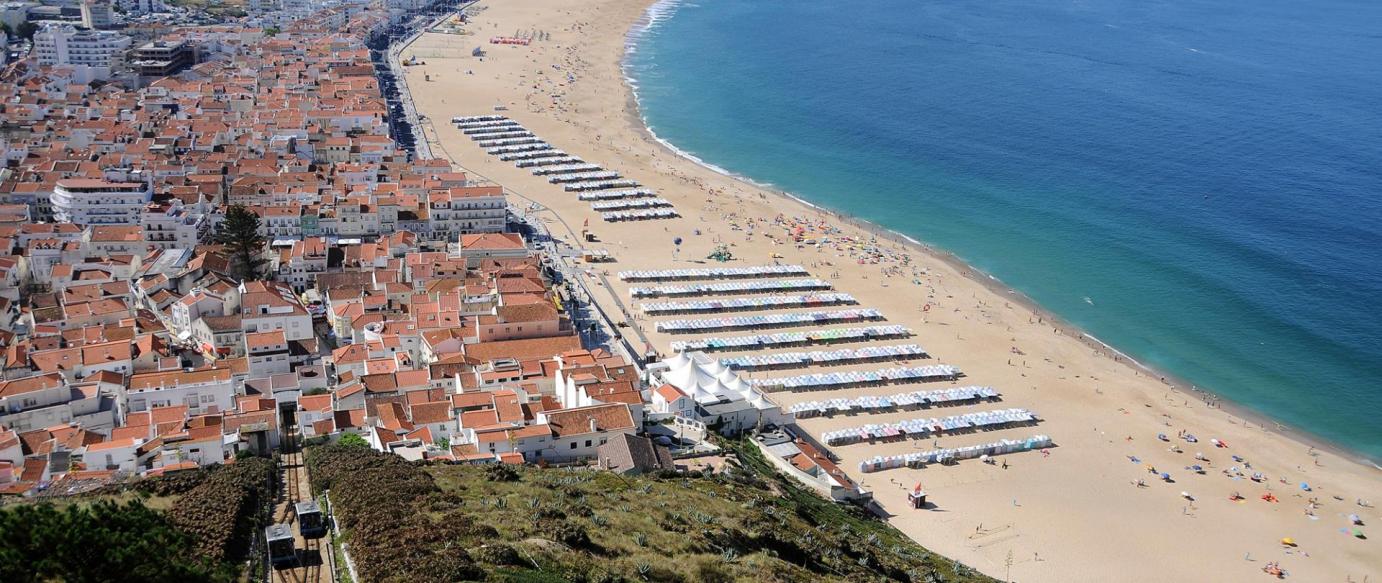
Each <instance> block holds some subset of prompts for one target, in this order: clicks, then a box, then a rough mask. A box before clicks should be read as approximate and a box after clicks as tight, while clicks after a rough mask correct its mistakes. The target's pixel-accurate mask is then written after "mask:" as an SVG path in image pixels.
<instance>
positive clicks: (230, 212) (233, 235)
mask: <svg viewBox="0 0 1382 583" xmlns="http://www.w3.org/2000/svg"><path fill="white" fill-rule="evenodd" d="M216 242H218V243H221V244H223V245H225V246H226V247H227V248H229V250H230V257H231V261H232V262H233V264H234V268H233V269H234V270H235V272H236V275H237V276H239V277H240V278H241V279H244V280H247V281H253V280H256V279H259V278H260V276H261V273H260V268H261V267H263V266H264V263H266V260H265V259H264V257H263V254H264V243H265V239H264V237H263V236H262V235H260V234H259V215H257V214H255V213H254V212H253V211H251V210H249V209H247V208H245V207H244V206H242V205H238V204H237V205H231V207H230V208H228V209H226V220H225V221H222V222H221V225H220V228H219V229H218V230H217V232H216Z"/></svg>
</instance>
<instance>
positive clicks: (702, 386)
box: [648, 352, 795, 435]
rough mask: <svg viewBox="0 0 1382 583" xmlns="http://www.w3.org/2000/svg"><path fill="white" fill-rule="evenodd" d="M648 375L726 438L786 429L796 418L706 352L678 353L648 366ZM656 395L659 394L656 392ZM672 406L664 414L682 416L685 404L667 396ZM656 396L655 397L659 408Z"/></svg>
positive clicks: (700, 419) (666, 408) (665, 407)
mask: <svg viewBox="0 0 1382 583" xmlns="http://www.w3.org/2000/svg"><path fill="white" fill-rule="evenodd" d="M648 374H649V375H650V376H651V377H652V378H653V380H654V381H655V382H654V383H653V384H656V385H658V386H661V385H671V386H673V387H676V388H677V389H678V390H680V391H681V393H682V394H684V395H686V396H687V397H690V398H691V400H692V401H693V402H694V403H695V411H696V416H697V418H698V419H697V420H699V421H701V422H703V423H705V424H706V425H709V426H718V427H719V431H720V433H722V434H725V435H736V434H738V433H740V432H742V431H745V430H751V429H754V428H756V427H759V426H766V425H776V426H779V427H781V426H783V425H786V424H788V423H791V422H792V421H793V420H794V418H795V417H794V416H793V415H792V414H791V413H787V412H785V411H783V410H782V407H780V406H779V405H778V404H777V403H774V402H773V401H772V400H771V399H769V398H768V396H767V394H765V393H763V392H762V391H760V390H758V389H755V388H753V386H751V385H749V384H748V383H746V382H744V380H743V379H741V378H739V375H738V374H736V373H735V372H734V371H733V370H730V369H729V368H728V367H726V366H724V365H722V364H720V361H718V360H716V359H714V358H711V357H710V356H708V355H706V354H705V353H704V352H691V353H678V354H677V355H676V356H673V357H671V358H668V359H666V360H663V361H661V362H658V363H654V364H652V365H649V366H648ZM655 392H656V391H655ZM668 396H671V397H672V398H671V399H670V401H671V403H668V404H667V405H666V406H664V407H663V410H664V411H672V410H674V409H675V410H676V412H678V413H683V414H684V411H685V410H686V404H685V403H677V397H676V396H675V395H671V394H669V395H664V396H662V397H661V398H662V400H664V401H668V400H669V399H668V398H667V397H668ZM657 397H658V396H657V395H654V399H655V403H654V405H655V406H656V399H657Z"/></svg>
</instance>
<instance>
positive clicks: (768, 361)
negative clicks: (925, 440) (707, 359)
mask: <svg viewBox="0 0 1382 583" xmlns="http://www.w3.org/2000/svg"><path fill="white" fill-rule="evenodd" d="M925 357H926V351H925V350H922V349H921V347H920V346H917V345H915V344H899V345H896V346H867V347H864V348H841V349H838V350H814V351H811V352H785V353H782V354H760V355H755V356H737V357H734V358H724V359H721V360H720V364H723V365H725V366H727V367H729V368H732V369H735V370H756V369H760V368H795V367H803V366H811V365H822V366H824V365H833V364H853V363H860V362H875V361H880V360H902V359H908V358H925Z"/></svg>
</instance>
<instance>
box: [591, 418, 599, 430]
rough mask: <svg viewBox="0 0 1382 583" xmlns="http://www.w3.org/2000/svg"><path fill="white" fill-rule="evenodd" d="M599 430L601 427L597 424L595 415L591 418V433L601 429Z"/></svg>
mask: <svg viewBox="0 0 1382 583" xmlns="http://www.w3.org/2000/svg"><path fill="white" fill-rule="evenodd" d="M599 430H600V427H599V426H598V425H596V424H595V418H594V417H591V418H590V432H591V433H595V432H596V431H599Z"/></svg>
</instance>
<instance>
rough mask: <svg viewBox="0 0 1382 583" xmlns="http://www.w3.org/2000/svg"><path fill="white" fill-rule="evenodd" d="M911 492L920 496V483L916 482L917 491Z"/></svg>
mask: <svg viewBox="0 0 1382 583" xmlns="http://www.w3.org/2000/svg"><path fill="white" fill-rule="evenodd" d="M912 492H914V493H916V494H921V482H917V489H916V490H913V491H912Z"/></svg>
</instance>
